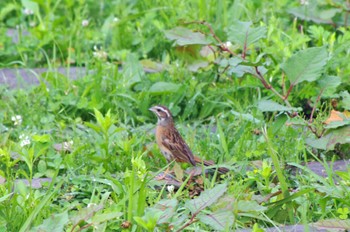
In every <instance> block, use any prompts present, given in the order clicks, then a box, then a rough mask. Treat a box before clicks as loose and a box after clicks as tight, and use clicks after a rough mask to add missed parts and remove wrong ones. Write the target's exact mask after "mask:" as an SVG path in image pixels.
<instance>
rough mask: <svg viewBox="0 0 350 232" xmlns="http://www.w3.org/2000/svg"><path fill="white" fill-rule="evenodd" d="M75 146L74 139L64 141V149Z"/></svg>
mask: <svg viewBox="0 0 350 232" xmlns="http://www.w3.org/2000/svg"><path fill="white" fill-rule="evenodd" d="M72 146H73V140H71V141H68V142H64V143H63V150H71V149H72Z"/></svg>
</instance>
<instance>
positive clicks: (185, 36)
mask: <svg viewBox="0 0 350 232" xmlns="http://www.w3.org/2000/svg"><path fill="white" fill-rule="evenodd" d="M164 33H165V37H166V38H167V39H169V40H175V42H176V43H177V44H178V45H180V46H185V45H191V44H203V45H207V44H210V41H208V40H207V39H206V38H205V36H204V34H202V33H200V32H193V31H191V30H189V29H187V28H184V27H176V28H174V29H171V30H167V31H165V32H164Z"/></svg>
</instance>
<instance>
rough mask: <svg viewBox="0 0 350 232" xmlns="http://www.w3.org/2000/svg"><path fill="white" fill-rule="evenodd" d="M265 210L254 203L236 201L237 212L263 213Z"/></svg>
mask: <svg viewBox="0 0 350 232" xmlns="http://www.w3.org/2000/svg"><path fill="white" fill-rule="evenodd" d="M266 209H267V207H264V206H262V205H259V204H258V203H257V202H256V201H244V200H241V201H238V205H237V210H239V211H241V212H251V211H254V212H263V211H265V210H266Z"/></svg>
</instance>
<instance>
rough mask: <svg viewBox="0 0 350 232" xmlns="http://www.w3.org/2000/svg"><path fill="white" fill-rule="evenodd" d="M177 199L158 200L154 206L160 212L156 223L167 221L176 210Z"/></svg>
mask: <svg viewBox="0 0 350 232" xmlns="http://www.w3.org/2000/svg"><path fill="white" fill-rule="evenodd" d="M177 204H178V201H177V200H176V199H169V200H168V199H165V200H161V201H159V202H158V203H157V204H156V205H155V206H154V208H156V209H159V210H160V211H161V212H162V214H161V215H160V217H159V219H158V224H162V223H169V222H170V219H171V218H172V217H173V216H174V214H175V212H176V207H177Z"/></svg>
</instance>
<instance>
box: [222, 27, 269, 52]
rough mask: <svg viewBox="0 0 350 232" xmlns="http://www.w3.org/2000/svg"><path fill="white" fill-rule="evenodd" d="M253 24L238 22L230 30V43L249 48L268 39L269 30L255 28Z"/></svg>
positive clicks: (228, 32) (228, 31) (228, 34)
mask: <svg viewBox="0 0 350 232" xmlns="http://www.w3.org/2000/svg"><path fill="white" fill-rule="evenodd" d="M251 26H252V23H251V22H241V21H236V22H233V24H232V25H231V26H230V27H229V28H228V30H227V36H228V40H229V41H234V42H236V43H237V44H239V45H241V46H242V47H244V46H246V47H248V46H249V45H251V44H254V43H256V42H258V41H259V40H260V39H262V38H265V37H266V32H267V28H266V27H265V26H260V27H256V28H253V27H251Z"/></svg>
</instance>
